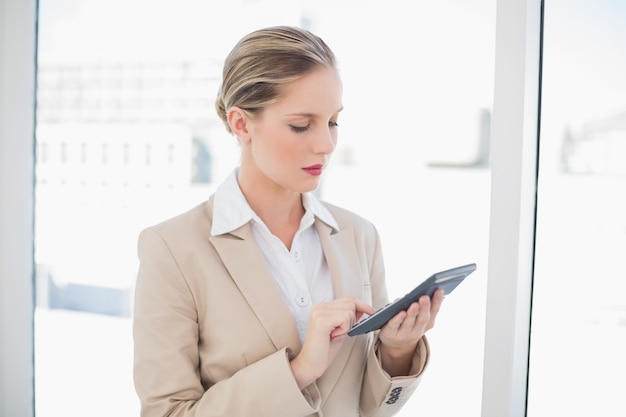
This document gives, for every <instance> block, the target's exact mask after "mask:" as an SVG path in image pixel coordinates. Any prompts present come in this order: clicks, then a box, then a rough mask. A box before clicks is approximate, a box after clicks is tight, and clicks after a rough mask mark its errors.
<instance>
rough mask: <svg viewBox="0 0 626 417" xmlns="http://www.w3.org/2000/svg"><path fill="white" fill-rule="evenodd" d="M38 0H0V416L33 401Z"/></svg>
mask: <svg viewBox="0 0 626 417" xmlns="http://www.w3.org/2000/svg"><path fill="white" fill-rule="evenodd" d="M35 22H36V0H0V340H1V341H2V343H1V344H0V416H2V417H16V416H19V417H28V416H32V415H33V414H34V408H33V401H34V392H33V383H34V380H33V375H34V372H33V304H34V302H33V296H34V294H33V279H32V274H33V262H32V250H33V216H32V213H33V177H34V171H33V166H34V154H33V143H34V114H35V56H36V54H35V51H36V47H35V43H36V36H35V33H36V30H35V29H36V24H35Z"/></svg>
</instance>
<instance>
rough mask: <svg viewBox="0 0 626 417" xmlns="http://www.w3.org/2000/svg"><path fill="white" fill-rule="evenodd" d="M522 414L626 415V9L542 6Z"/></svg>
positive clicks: (587, 1)
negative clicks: (531, 287)
mask: <svg viewBox="0 0 626 417" xmlns="http://www.w3.org/2000/svg"><path fill="white" fill-rule="evenodd" d="M545 8H546V9H545V16H546V18H545V35H544V70H543V105H542V107H543V108H542V115H541V123H542V129H541V145H540V146H541V150H540V153H541V160H540V170H539V173H540V177H539V195H538V213H537V246H536V266H535V282H534V296H533V314H532V333H531V349H530V381H529V400H528V415H529V416H531V417H532V416H546V415H598V416H599V415H601V416H606V417H609V416H615V417H617V416H623V415H626V400H625V397H624V395H623V393H624V392H626V373H625V372H624V371H625V370H626V357H625V355H624V352H626V297H625V294H626V273H624V272H623V270H622V267H621V266H622V261H623V259H624V254H625V253H626V217H625V216H624V213H626V78H625V77H624V74H626V26H624V24H623V23H624V21H625V19H626V4H625V3H623V2H620V1H612V0H576V1H570V0H550V1H547V2H546V3H545Z"/></svg>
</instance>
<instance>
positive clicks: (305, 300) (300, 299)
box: [296, 292, 309, 307]
mask: <svg viewBox="0 0 626 417" xmlns="http://www.w3.org/2000/svg"><path fill="white" fill-rule="evenodd" d="M296 304H298V305H299V306H300V307H306V306H308V305H309V295H308V294H306V293H303V292H300V293H298V295H296Z"/></svg>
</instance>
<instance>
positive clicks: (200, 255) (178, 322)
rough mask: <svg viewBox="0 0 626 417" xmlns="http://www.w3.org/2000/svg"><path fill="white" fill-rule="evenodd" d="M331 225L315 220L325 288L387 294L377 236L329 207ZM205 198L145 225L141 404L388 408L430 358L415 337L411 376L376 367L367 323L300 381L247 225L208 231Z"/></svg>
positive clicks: (308, 410)
mask: <svg viewBox="0 0 626 417" xmlns="http://www.w3.org/2000/svg"><path fill="white" fill-rule="evenodd" d="M327 208H328V209H329V211H330V212H331V213H332V215H333V216H334V217H335V219H336V220H337V222H338V224H339V227H340V230H339V231H335V230H334V229H333V228H331V227H329V226H328V225H326V224H325V223H323V222H322V221H320V220H317V219H316V223H315V226H316V227H317V230H318V232H319V235H320V238H321V242H322V247H323V250H324V254H325V256H326V259H327V262H328V266H329V268H330V272H331V276H332V280H333V285H334V290H335V296H336V297H338V298H339V297H344V296H350V295H351V296H355V297H357V298H359V299H362V300H364V301H366V302H368V303H370V304H371V305H373V306H374V307H375V308H380V307H382V306H383V305H385V304H386V303H387V291H386V288H385V281H384V268H383V260H382V254H381V248H380V241H379V236H378V233H377V231H376V230H375V228H374V227H373V225H372V224H371V223H369V222H368V221H366V220H364V219H362V218H361V217H358V216H357V215H355V214H353V213H350V212H348V211H346V210H343V209H340V208H338V207H335V206H331V205H327ZM212 213H213V199H212V198H210V199H209V200H208V201H207V202H205V203H203V204H201V205H199V206H197V207H195V208H193V209H191V210H190V211H188V212H186V213H184V214H181V215H179V216H177V217H175V218H173V219H170V220H167V221H165V222H163V223H161V224H158V225H156V226H153V227H150V228H147V229H145V230H143V231H142V232H141V234H140V236H139V244H138V254H139V260H140V267H139V272H138V276H137V283H136V290H135V291H136V293H135V307H134V308H135V309H134V318H133V337H134V346H135V347H134V349H135V351H134V355H135V356H134V380H135V387H136V390H137V393H138V396H139V398H140V401H141V415H142V416H145V417H148V416H150V417H155V416H202V417H216V416H226V417H256V416H259V417H260V416H263V417H300V416H323V417H352V416H354V417H356V416H391V415H393V414H395V413H396V412H398V411H399V409H400V407H401V406H402V405H403V404H404V403H405V402H406V400H407V399H408V398H409V397H410V395H411V393H412V392H413V391H414V390H415V388H416V387H417V385H418V384H419V381H420V377H421V374H422V372H423V370H424V368H425V366H426V364H427V362H428V355H429V350H428V344H427V341H426V339H425V338H423V339H422V341H420V343H419V346H418V349H417V350H416V354H415V357H414V360H413V366H412V370H411V375H410V376H407V377H396V378H390V377H389V376H388V374H387V373H386V372H385V371H384V370H383V369H382V368H381V365H380V360H379V358H378V354H377V339H376V334H375V333H370V334H368V335H362V336H357V337H350V338H348V339H347V340H345V342H344V344H343V346H342V347H341V349H340V351H339V353H338V355H337V357H336V358H335V360H334V361H333V363H332V364H331V365H330V367H329V368H328V370H327V371H326V373H325V374H324V375H323V376H322V377H321V378H319V379H318V380H317V381H316V382H315V383H314V384H311V385H310V386H308V387H306V388H305V389H304V390H300V389H299V388H298V386H297V384H296V382H295V379H294V378H293V374H292V373H291V368H290V366H289V360H290V359H291V358H293V357H294V356H295V355H296V354H297V353H298V352H299V351H300V349H301V343H300V340H299V337H298V332H297V330H296V325H295V321H294V319H293V316H292V315H291V312H290V310H289V308H288V307H287V305H286V304H285V302H284V301H283V299H282V295H281V293H280V291H279V290H278V288H277V286H276V284H275V282H274V280H273V279H272V277H271V276H270V273H269V270H268V268H267V266H266V264H265V260H264V258H263V255H262V253H261V251H260V249H259V247H258V246H257V244H256V241H255V240H254V238H253V236H252V233H251V230H250V227H249V225H244V226H242V227H241V228H239V229H237V230H235V231H234V232H232V233H229V234H224V235H220V236H211V234H210V231H211V223H212Z"/></svg>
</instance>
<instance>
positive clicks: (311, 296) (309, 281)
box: [211, 169, 338, 342]
mask: <svg viewBox="0 0 626 417" xmlns="http://www.w3.org/2000/svg"><path fill="white" fill-rule="evenodd" d="M237 173H238V169H235V170H234V171H233V172H232V173H231V174H230V175H229V176H228V177H227V178H226V180H225V181H224V182H223V183H222V184H221V185H220V186H219V187H218V189H217V191H216V192H215V200H214V214H213V227H212V229H211V234H212V235H213V236H215V235H220V234H224V233H229V232H231V231H233V230H235V229H237V228H239V227H241V226H243V225H244V224H246V223H248V222H252V223H251V224H252V233H253V235H254V238H255V239H256V241H257V243H258V245H259V247H260V248H261V251H262V252H263V255H264V256H265V260H266V262H267V265H268V267H269V270H270V272H271V274H272V276H273V277H274V280H275V281H276V285H277V286H278V288H279V290H280V292H281V293H282V295H283V299H284V300H285V303H286V304H287V306H288V307H289V309H290V310H291V312H292V314H293V316H294V318H295V321H296V326H297V330H298V334H299V336H300V341H302V342H304V338H305V336H306V331H307V327H308V325H309V318H310V315H311V307H312V306H313V305H314V304H318V303H321V302H325V301H330V300H332V299H333V298H334V291H333V285H332V280H331V278H330V271H329V269H328V264H327V263H326V258H325V257H324V252H323V250H322V244H321V242H320V239H319V235H318V233H317V229H316V228H315V227H314V226H313V224H314V221H315V217H317V218H319V219H320V220H321V221H323V222H324V223H326V224H328V225H329V226H331V227H333V228H334V229H335V230H337V229H338V225H337V222H336V221H335V219H334V218H333V216H332V215H331V214H330V213H329V212H328V210H326V208H325V207H324V206H323V205H322V204H321V203H320V202H319V200H317V198H315V196H314V195H313V194H311V193H304V194H303V195H302V203H303V206H304V209H305V213H304V216H303V217H302V220H301V221H300V228H299V229H298V231H297V232H296V234H295V236H294V239H293V243H292V245H291V250H287V247H286V246H285V245H284V244H283V242H282V241H281V240H280V239H279V238H278V237H276V236H275V235H273V234H272V233H271V232H270V230H269V229H268V228H267V226H266V225H265V223H263V220H261V218H259V217H258V216H257V215H256V213H254V211H253V210H252V208H250V205H249V204H248V202H247V201H246V199H245V197H244V195H243V193H242V192H241V188H239V184H238V182H237Z"/></svg>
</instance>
